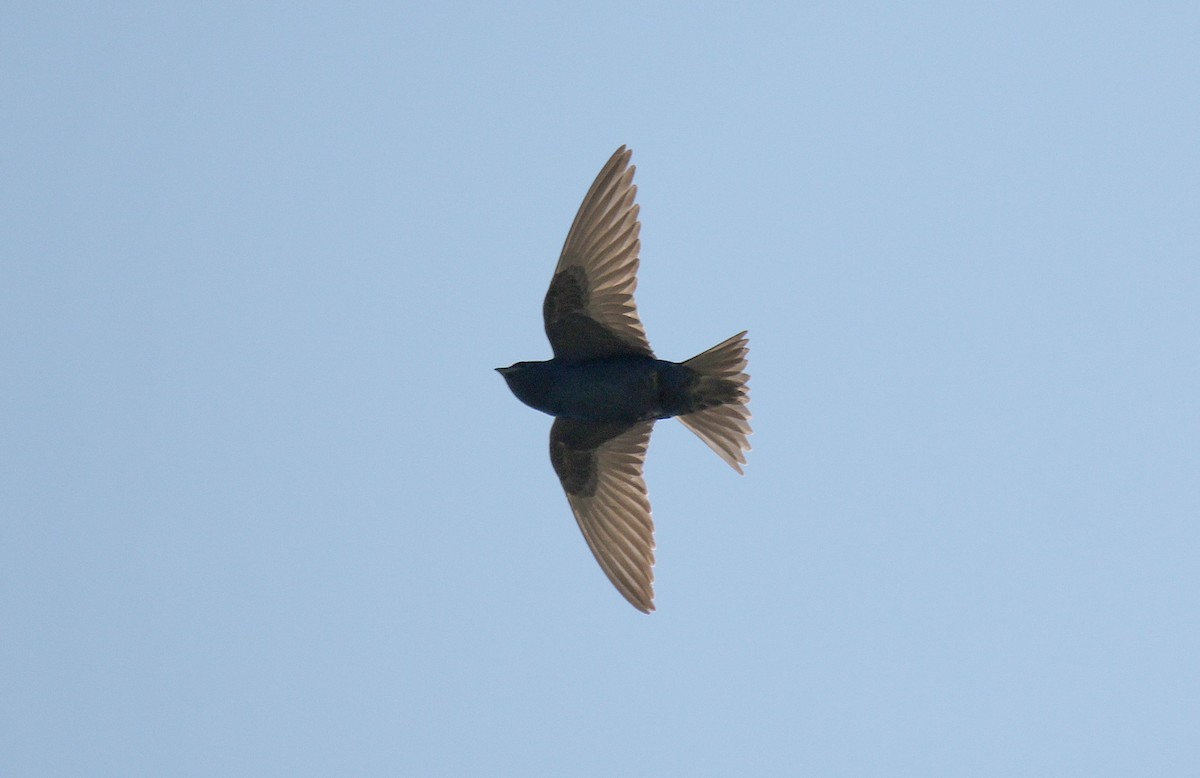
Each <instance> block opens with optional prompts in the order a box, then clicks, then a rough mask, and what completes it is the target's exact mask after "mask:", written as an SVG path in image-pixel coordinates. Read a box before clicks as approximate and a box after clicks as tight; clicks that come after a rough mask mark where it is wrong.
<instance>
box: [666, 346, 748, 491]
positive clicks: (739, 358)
mask: <svg viewBox="0 0 1200 778" xmlns="http://www.w3.org/2000/svg"><path fill="white" fill-rule="evenodd" d="M749 351H750V341H749V340H748V339H747V338H746V333H745V332H739V333H738V334H737V335H734V336H733V337H732V338H730V339H729V340H726V341H724V342H723V343H719V344H717V345H716V346H713V347H712V348H710V349H709V350H708V351H705V352H704V353H703V354H699V355H697V356H694V357H692V358H691V359H689V360H688V361H686V362H684V363H683V364H684V365H685V366H687V367H690V368H691V369H692V370H695V371H696V372H697V373H699V374H700V376H699V379H698V380H697V382H696V384H695V385H694V386H693V387H692V388H691V392H692V393H694V396H697V397H698V398H700V399H701V400H702V402H703V404H705V405H708V404H709V402H706V401H705V400H708V401H711V403H712V406H711V407H708V408H705V409H704V410H701V411H696V412H694V413H688V414H684V415H683V416H676V417H675V418H677V419H679V420H680V421H681V422H683V426H685V427H687V428H688V429H690V430H691V431H692V432H694V433H696V435H698V436H699V438H700V439H701V440H703V441H704V442H705V443H707V444H708V447H709V448H711V449H712V450H713V451H715V452H717V455H718V456H720V457H721V459H724V460H725V461H726V462H728V463H729V465H730V466H731V467H732V468H733V469H734V470H736V471H738V472H739V473H740V472H742V467H741V466H742V465H744V464H746V454H745V453H744V452H746V451H749V450H750V441H749V440H747V439H746V436H747V435H749V434H750V385H749V383H747V382H748V381H749V380H750V376H748V375H747V374H746V373H745V370H746V354H748V353H749Z"/></svg>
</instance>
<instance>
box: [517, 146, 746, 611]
mask: <svg viewBox="0 0 1200 778" xmlns="http://www.w3.org/2000/svg"><path fill="white" fill-rule="evenodd" d="M631 153H632V152H630V150H629V149H627V148H625V147H624V146H622V147H621V148H619V149H617V150H616V152H615V153H614V154H613V155H612V157H611V158H610V159H609V160H608V162H607V163H606V164H605V165H604V168H603V169H602V170H601V171H600V174H599V175H598V176H596V180H595V181H594V182H593V183H592V187H591V189H589V190H588V193H587V195H586V196H585V197H584V198H583V204H582V205H580V206H579V212H578V213H577V214H576V215H575V221H574V223H573V224H572V225H571V230H570V232H568V233H567V240H566V243H564V244H563V249H562V254H561V256H559V258H558V266H557V267H555V268H554V277H553V279H551V281H550V289H549V290H548V291H547V292H546V299H545V301H544V303H543V305H542V315H543V317H544V319H545V324H546V337H547V338H548V339H549V340H550V346H551V348H552V349H553V350H554V358H553V359H550V360H546V361H542V362H517V363H516V364H514V365H512V366H510V367H500V368H496V370H497V371H498V372H499V373H500V375H502V376H504V380H505V381H506V382H507V383H508V388H509V389H511V390H512V393H513V394H515V395H516V396H517V399H519V400H520V401H521V402H523V403H525V404H526V405H528V406H530V407H532V408H536V409H537V410H539V411H542V412H544V413H548V414H550V415H551V416H553V417H554V424H553V426H552V427H551V429H550V462H551V464H552V465H553V466H554V472H555V473H557V474H558V478H559V480H560V481H561V482H562V487H563V490H564V491H565V492H566V493H567V502H568V503H570V505H571V511H572V512H573V513H574V514H575V521H576V522H578V524H579V529H580V530H582V531H583V538H584V540H586V541H587V544H588V548H590V549H591V551H592V555H593V556H595V557H596V561H597V562H599V563H600V567H601V569H602V570H604V574H605V575H607V576H608V580H609V581H611V582H612V584H613V586H615V587H616V588H617V591H619V592H620V593H621V595H622V596H623V597H624V598H625V599H626V600H628V601H629V602H630V604H631V605H633V607H635V608H637V609H638V610H640V611H642V612H643V613H649V612H650V611H652V610H654V573H653V569H652V568H653V566H654V523H653V521H652V520H651V518H650V500H649V498H648V496H647V493H646V482H645V480H644V479H643V477H642V463H643V461H644V460H645V457H646V446H647V445H648V444H649V442H650V431H651V429H652V428H653V427H654V422H655V421H656V420H658V419H669V418H671V417H675V418H678V419H679V421H681V422H682V423H683V425H684V426H685V427H687V428H688V429H690V430H691V431H692V432H694V433H696V435H698V436H699V437H700V439H701V440H703V441H704V442H705V443H707V444H708V446H709V447H710V448H711V449H712V450H713V451H715V452H716V453H717V455H718V456H720V457H721V458H722V459H724V460H725V461H726V462H728V463H729V465H730V466H731V467H733V469H734V470H736V471H737V472H739V473H741V472H742V468H741V466H742V465H743V464H745V463H746V455H745V453H744V452H746V451H749V450H750V443H749V441H748V440H747V439H746V436H747V435H749V434H750V408H749V402H750V387H749V385H748V384H747V382H748V381H749V379H750V376H748V375H747V374H746V373H745V369H746V354H747V352H748V351H749V346H748V344H749V341H748V340H747V338H746V333H745V332H741V333H738V334H737V335H734V336H733V337H732V338H729V339H728V340H726V341H724V342H722V343H719V344H717V345H716V346H713V347H712V348H710V349H709V350H708V351H705V352H704V353H702V354H699V355H698V356H695V357H692V358H691V359H689V360H687V361H686V362H668V361H666V360H662V359H656V358H655V356H654V352H653V351H652V350H651V349H650V343H649V342H648V341H647V340H646V331H645V330H644V329H643V328H642V322H641V320H640V319H638V313H637V307H636V305H635V304H634V301H633V292H634V289H635V288H636V287H637V269H638V250H639V249H640V247H641V242H640V241H639V240H638V233H639V231H640V230H641V224H640V222H639V221H638V206H637V205H636V204H635V203H634V197H635V195H636V194H637V187H636V186H634V184H633V172H634V167H633V166H632V165H630V164H629V158H630V155H631Z"/></svg>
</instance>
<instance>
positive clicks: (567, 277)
mask: <svg viewBox="0 0 1200 778" xmlns="http://www.w3.org/2000/svg"><path fill="white" fill-rule="evenodd" d="M631 154H632V152H631V151H629V150H628V149H626V148H625V147H624V146H622V147H621V148H619V149H617V151H616V153H614V154H613V155H612V157H611V158H610V159H609V160H608V163H607V164H605V165H604V169H603V170H601V171H600V174H599V175H598V176H596V180H595V181H594V182H593V183H592V188H591V189H589V190H588V193H587V196H585V197H584V198H583V204H582V205H580V206H579V213H577V214H575V221H574V223H573V224H572V225H571V231H570V232H568V233H567V240H566V243H564V244H563V250H562V254H561V255H560V256H559V258H558V266H557V267H555V269H554V278H553V279H552V280H551V281H550V289H549V290H548V291H547V292H546V300H545V302H544V303H543V305H542V314H543V316H544V317H545V320H546V337H547V338H549V339H550V346H551V347H552V348H553V349H554V357H555V358H556V359H566V360H581V359H598V358H601V357H608V356H615V355H618V354H644V355H646V356H650V357H652V356H654V352H653V351H651V350H650V343H649V342H648V341H647V340H646V331H645V330H644V329H643V328H642V322H641V321H640V320H639V319H638V314H637V306H636V305H635V304H634V301H633V290H634V289H635V288H636V287H637V269H638V250H639V249H640V248H641V242H640V241H639V240H638V233H639V231H640V230H641V224H640V223H639V222H638V206H637V205H636V204H635V203H634V201H633V200H634V196H635V195H636V194H637V187H636V186H634V184H633V171H634V167H633V166H632V165H630V164H629V157H630V155H631Z"/></svg>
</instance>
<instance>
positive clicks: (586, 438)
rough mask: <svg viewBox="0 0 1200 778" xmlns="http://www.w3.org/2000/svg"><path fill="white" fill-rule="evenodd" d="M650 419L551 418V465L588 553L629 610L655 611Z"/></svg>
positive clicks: (651, 423)
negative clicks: (647, 463)
mask: <svg viewBox="0 0 1200 778" xmlns="http://www.w3.org/2000/svg"><path fill="white" fill-rule="evenodd" d="M653 428H654V421H653V420H651V421H640V422H637V423H635V424H632V425H630V424H620V423H603V424H602V423H595V422H581V421H574V420H572V419H555V420H554V426H553V427H552V428H551V430H550V461H551V463H552V464H553V465H554V472H555V473H557V474H558V478H559V480H560V481H562V486H563V491H565V492H566V493H567V502H569V503H570V504H571V511H572V512H573V513H574V514H575V521H576V522H578V523H579V529H580V530H582V531H583V538H584V540H586V541H587V544H588V548H590V549H591V550H592V555H593V556H595V557H596V561H597V562H599V563H600V567H601V569H602V570H604V574H605V575H607V576H608V580H610V581H612V584H613V586H615V587H617V591H619V592H620V593H621V596H623V597H624V598H625V599H626V600H628V601H629V603H630V604H631V605H633V607H635V608H637V609H638V610H640V611H642V612H643V613H649V612H650V611H652V610H654V572H653V570H652V568H653V567H654V522H653V520H651V518H650V498H649V497H648V496H647V493H646V482H645V480H644V479H643V478H642V463H643V461H644V460H645V458H646V446H647V445H648V444H649V443H650V431H651V430H652V429H653Z"/></svg>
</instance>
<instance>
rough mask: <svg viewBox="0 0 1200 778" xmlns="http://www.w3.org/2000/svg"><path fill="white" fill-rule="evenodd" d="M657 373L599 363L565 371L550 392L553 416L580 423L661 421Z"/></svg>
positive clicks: (622, 364) (621, 363) (619, 363)
mask: <svg viewBox="0 0 1200 778" xmlns="http://www.w3.org/2000/svg"><path fill="white" fill-rule="evenodd" d="M657 378H658V377H657V374H656V372H655V371H654V370H653V368H651V367H650V366H649V365H646V366H643V365H639V364H629V363H626V362H624V361H607V360H605V361H599V362H593V363H585V364H582V365H575V366H572V367H570V368H567V369H564V370H562V371H561V372H560V373H559V374H558V375H557V376H555V379H556V380H555V381H554V384H553V386H551V387H550V391H549V393H548V397H547V400H548V403H547V404H548V405H549V406H550V407H549V409H548V410H549V411H550V413H552V414H554V415H555V416H561V417H564V418H569V419H576V420H579V421H595V422H608V421H627V422H635V421H642V420H645V419H654V418H658V416H659V412H660V407H659V405H660V404H659V401H658V388H657V384H658V380H657Z"/></svg>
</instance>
